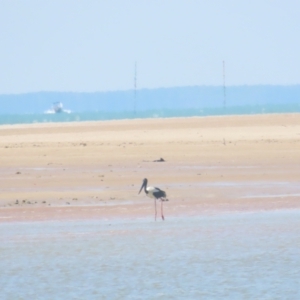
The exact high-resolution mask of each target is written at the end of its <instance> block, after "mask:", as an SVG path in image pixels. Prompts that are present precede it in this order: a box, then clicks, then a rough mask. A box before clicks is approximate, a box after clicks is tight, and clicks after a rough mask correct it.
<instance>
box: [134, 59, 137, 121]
mask: <svg viewBox="0 0 300 300" xmlns="http://www.w3.org/2000/svg"><path fill="white" fill-rule="evenodd" d="M136 88H137V63H136V62H135V63H134V115H136Z"/></svg>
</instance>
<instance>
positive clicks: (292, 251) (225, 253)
mask: <svg viewBox="0 0 300 300" xmlns="http://www.w3.org/2000/svg"><path fill="white" fill-rule="evenodd" d="M299 228H300V211H299V210H282V211H272V212H253V213H228V214H217V215H211V216H208V215H207V216H197V217H180V218H169V219H167V220H166V221H165V222H162V221H160V222H154V221H153V219H152V218H149V219H132V220H110V221H104V220H99V221H85V222H83V221H76V222H75V221H72V222H70V221H69V222H36V223H1V224H0V255H1V260H0V270H1V272H0V298H1V299H7V300H10V299H49V300H50V299H51V300H52V299H231V300H232V299H272V300H274V299H280V300H282V299H289V300H293V299H294V300H298V299H300V248H299V245H300V231H299Z"/></svg>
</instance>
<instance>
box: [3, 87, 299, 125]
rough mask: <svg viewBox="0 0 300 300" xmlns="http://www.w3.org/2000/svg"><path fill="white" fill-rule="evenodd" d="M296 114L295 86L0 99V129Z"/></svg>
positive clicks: (46, 94)
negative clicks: (162, 119)
mask: <svg viewBox="0 0 300 300" xmlns="http://www.w3.org/2000/svg"><path fill="white" fill-rule="evenodd" d="M290 112H293V113H294V112H300V85H293V86H271V85H257V86H230V87H226V89H225V93H224V88H223V87H222V86H194V87H174V88H159V89H142V90H137V91H136V93H135V92H134V90H129V91H114V92H97V93H71V92H70V93H68V92H39V93H28V94H18V95H0V124H30V123H42V122H74V121H77V122H78V121H97V120H112V119H133V118H168V117H190V116H212V115H236V114H261V113H290Z"/></svg>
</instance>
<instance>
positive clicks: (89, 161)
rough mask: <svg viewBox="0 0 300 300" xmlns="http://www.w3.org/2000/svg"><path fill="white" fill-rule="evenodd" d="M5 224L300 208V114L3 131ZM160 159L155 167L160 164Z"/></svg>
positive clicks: (1, 211) (0, 206)
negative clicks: (153, 189)
mask: <svg viewBox="0 0 300 300" xmlns="http://www.w3.org/2000/svg"><path fill="white" fill-rule="evenodd" d="M0 137H1V138H0V181H1V185H0V189H1V193H0V222H13V221H42V220H78V219H110V218H131V219H135V218H143V217H149V216H152V215H153V214H154V210H153V200H151V199H149V198H148V197H146V195H145V194H144V193H141V194H139V195H138V191H139V188H140V186H141V184H142V180H143V178H148V180H149V185H153V186H157V187H160V188H161V189H163V190H165V191H166V193H167V196H168V198H169V200H170V201H169V202H167V203H165V216H166V219H168V216H172V217H174V216H192V215H202V214H215V213H218V212H228V211H230V212H232V211H257V210H278V209H293V208H299V207H300V201H299V199H300V185H299V178H300V177H299V171H300V169H299V162H300V114H269V115H245V116H214V117H191V118H169V119H135V120H118V121H99V122H78V123H77V122H76V123H43V124H31V125H3V126H0ZM161 158H162V159H163V160H164V161H157V160H160V159H161Z"/></svg>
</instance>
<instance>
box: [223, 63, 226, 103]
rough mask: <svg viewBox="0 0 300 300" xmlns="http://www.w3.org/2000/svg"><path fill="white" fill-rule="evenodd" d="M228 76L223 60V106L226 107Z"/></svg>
mask: <svg viewBox="0 0 300 300" xmlns="http://www.w3.org/2000/svg"><path fill="white" fill-rule="evenodd" d="M225 79H226V77H225V61H224V60H223V96H224V100H223V101H224V102H223V106H224V108H225V107H226V81H225Z"/></svg>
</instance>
